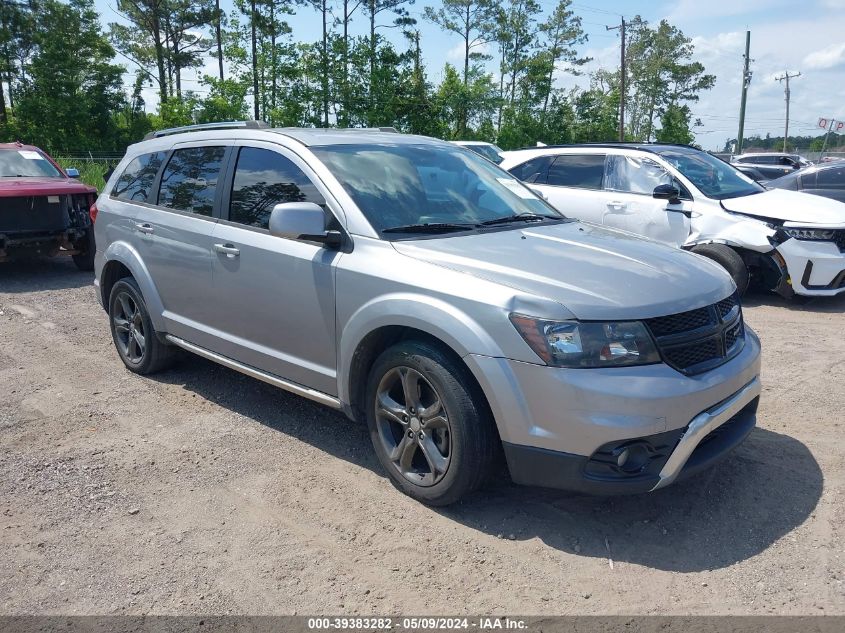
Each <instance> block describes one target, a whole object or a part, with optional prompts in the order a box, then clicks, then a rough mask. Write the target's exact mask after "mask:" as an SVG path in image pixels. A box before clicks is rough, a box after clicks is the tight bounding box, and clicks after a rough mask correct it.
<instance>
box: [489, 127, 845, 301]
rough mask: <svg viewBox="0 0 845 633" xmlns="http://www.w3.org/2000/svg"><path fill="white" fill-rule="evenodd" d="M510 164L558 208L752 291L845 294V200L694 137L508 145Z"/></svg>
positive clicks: (505, 165) (504, 164) (507, 162)
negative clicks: (800, 188)
mask: <svg viewBox="0 0 845 633" xmlns="http://www.w3.org/2000/svg"><path fill="white" fill-rule="evenodd" d="M504 156H505V158H504V160H503V161H502V163H501V165H500V167H503V168H504V169H507V170H508V171H509V172H511V173H512V174H513V175H514V176H516V177H517V178H519V179H520V180H522V181H524V182H526V183H527V184H529V185H530V186H531V187H532V188H533V189H535V190H536V191H538V192H539V193H541V194H542V195H543V196H544V197H546V199H547V200H548V201H549V202H550V203H551V204H552V205H553V206H555V207H556V208H557V209H558V210H560V211H561V212H563V213H564V214H566V215H569V216H571V217H575V218H578V219H579V220H583V221H585V222H592V223H595V224H602V225H604V226H607V227H611V228H616V229H621V230H624V231H628V232H631V233H636V234H638V235H642V236H644V237H648V238H651V239H653V240H657V241H659V242H664V243H667V244H672V245H674V246H678V247H681V248H684V249H686V250H690V251H692V252H694V253H698V254H699V255H703V256H705V257H708V258H710V259H712V260H714V261H715V262H717V263H719V264H720V265H721V266H723V267H724V268H725V269H726V270H727V271H728V272H729V273H730V274H731V276H732V277H733V278H734V281H735V282H736V285H737V288H738V289H739V291H740V292H744V291H745V290H746V288H747V287H748V285H749V283H752V282H753V283H755V285H758V286H760V287H762V288H766V289H771V290H774V291H776V292H778V293H780V294H782V295H784V296H786V297H791V296H792V295H794V294H799V295H808V296H825V295H836V294H839V293H845V204H843V203H841V202H836V201H834V200H828V199H825V198H820V197H818V196H810V195H807V194H803V193H798V192H795V191H784V190H767V189H765V188H764V187H762V186H760V185H758V184H757V183H756V182H754V181H753V180H751V179H750V178H749V177H747V176H746V175H744V174H743V173H741V172H739V171H738V170H736V169H735V168H734V167H732V166H731V165H729V164H727V163H725V162H724V161H721V160H719V159H718V158H716V157H715V156H712V155H710V154H708V153H707V152H704V151H702V150H698V149H695V148H693V147H689V146H686V145H662V144H646V143H643V144H630V143H608V144H601V145H593V144H591V145H571V146H556V147H552V146H549V147H538V148H536V149H525V150H518V151H514V152H505V153H504Z"/></svg>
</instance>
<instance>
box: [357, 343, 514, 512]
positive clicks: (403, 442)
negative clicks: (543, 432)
mask: <svg viewBox="0 0 845 633" xmlns="http://www.w3.org/2000/svg"><path fill="white" fill-rule="evenodd" d="M478 391H479V390H478V389H477V387H475V382H474V380H473V378H472V376H471V374H470V373H469V371H468V370H467V369H466V367H465V366H464V365H463V364H462V363H460V361H459V360H456V359H453V358H452V357H451V355H449V354H447V353H444V352H443V351H442V350H441V349H440V348H439V347H438V346H436V345H432V344H430V343H427V342H421V341H404V342H401V343H398V344H396V345H394V346H393V347H390V348H389V349H387V350H386V351H384V352H383V353H382V354H381V355H380V356H379V357H378V358H377V359H376V361H375V363H374V365H373V367H372V370H371V371H370V376H369V380H368V385H367V425H368V427H369V431H370V438H371V440H372V442H373V446H374V448H375V451H376V455H377V456H378V459H379V461H380V462H381V465H382V467H383V468H384V469H385V470H386V471H387V474H388V476H389V477H390V481H391V482H392V483H393V485H394V486H396V487H397V488H398V489H399V490H401V491H402V492H404V493H405V494H407V495H408V496H410V497H413V498H414V499H417V500H418V501H421V502H423V503H425V504H428V505H432V506H444V505H448V504H450V503H454V502H456V501H458V500H459V499H461V498H462V497H464V496H465V495H466V494H468V493H470V492H472V491H473V490H475V489H477V488H478V487H479V486H480V485H481V484H482V483H483V482H484V481H485V480H486V479H487V477H488V476H489V474H490V472H491V471H492V468H493V465H494V463H495V458H496V455H497V449H498V436H497V434H496V429H495V425H494V423H493V419H492V416H491V415H490V413H489V410H488V407H487V404H486V402H484V399H483V397H482V396H481V394H480V393H478Z"/></svg>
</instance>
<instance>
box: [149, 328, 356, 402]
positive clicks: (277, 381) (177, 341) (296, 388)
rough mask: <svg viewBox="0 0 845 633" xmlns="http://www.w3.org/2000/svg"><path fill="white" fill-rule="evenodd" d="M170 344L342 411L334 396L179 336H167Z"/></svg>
mask: <svg viewBox="0 0 845 633" xmlns="http://www.w3.org/2000/svg"><path fill="white" fill-rule="evenodd" d="M164 338H165V339H166V340H167V341H168V342H169V343H173V345H176V346H178V347H181V348H182V349H186V350H188V351H189V352H191V353H193V354H196V355H197V356H202V357H203V358H207V359H208V360H211V361H214V362H215V363H219V364H220V365H223V366H224V367H228V368H229V369H234V370H235V371H239V372H240V373H242V374H246V375H247V376H250V377H252V378H257V379H258V380H261V381H263V382H266V383H268V384H271V385H273V386H274V387H279V388H280V389H284V390H285V391H290V392H291V393H295V394H296V395H298V396H302V397H303V398H308V399H309V400H313V401H314V402H319V403H320V404H322V405H325V406H327V407H331V408H332V409H341V408H342V407H341V404H340V400H338V399H337V398H335V397H334V396H330V395H328V394H326V393H323V392H322V391H316V390H314V389H309V388H308V387H303V386H302V385H299V384H297V383H295V382H290V381H288V380H284V379H282V378H279V377H278V376H274V375H273V374H269V373H267V372H265V371H261V370H260V369H256V368H255V367H250V366H249V365H244V364H243V363H239V362H238V361H236V360H232V359H231V358H228V357H226V356H222V355H220V354H218V353H216V352H212V351H211V350H207V349H205V348H204V347H200V346H199V345H194V344H193V343H189V342H188V341H186V340H184V339H181V338H179V337H178V336H173V335H172V334H167V335H166V336H165V337H164Z"/></svg>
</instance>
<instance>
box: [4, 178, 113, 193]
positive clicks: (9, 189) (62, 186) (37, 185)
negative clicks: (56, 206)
mask: <svg viewBox="0 0 845 633" xmlns="http://www.w3.org/2000/svg"><path fill="white" fill-rule="evenodd" d="M79 193H94V194H96V193H97V190H96V189H95V188H94V187H89V186H88V185H85V184H83V183H81V182H79V181H78V180H73V179H70V178H0V198H17V197H20V196H48V195H58V196H60V195H64V194H79Z"/></svg>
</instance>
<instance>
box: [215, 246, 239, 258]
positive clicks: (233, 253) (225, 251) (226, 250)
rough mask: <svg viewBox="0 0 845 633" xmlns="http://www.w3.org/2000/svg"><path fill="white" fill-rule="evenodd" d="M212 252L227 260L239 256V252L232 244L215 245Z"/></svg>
mask: <svg viewBox="0 0 845 633" xmlns="http://www.w3.org/2000/svg"><path fill="white" fill-rule="evenodd" d="M214 251H215V252H216V253H220V254H222V255H225V256H226V257H229V258H232V257H237V256H238V255H240V254H241V251H240V250H239V249H237V248H235V245H234V244H215V245H214Z"/></svg>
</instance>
